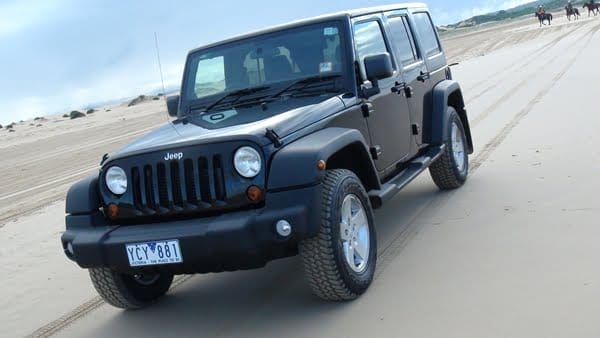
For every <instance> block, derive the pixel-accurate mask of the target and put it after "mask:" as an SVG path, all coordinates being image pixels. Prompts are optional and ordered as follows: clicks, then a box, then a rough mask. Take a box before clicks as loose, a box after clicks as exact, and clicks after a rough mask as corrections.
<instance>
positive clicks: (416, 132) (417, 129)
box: [412, 123, 421, 135]
mask: <svg viewBox="0 0 600 338" xmlns="http://www.w3.org/2000/svg"><path fill="white" fill-rule="evenodd" d="M412 133H413V135H419V134H420V133H421V127H419V125H418V124H416V123H415V124H413V125H412Z"/></svg>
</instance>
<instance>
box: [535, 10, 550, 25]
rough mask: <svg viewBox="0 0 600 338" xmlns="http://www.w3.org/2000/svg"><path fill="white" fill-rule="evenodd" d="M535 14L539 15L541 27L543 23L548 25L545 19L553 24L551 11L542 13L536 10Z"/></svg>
mask: <svg viewBox="0 0 600 338" xmlns="http://www.w3.org/2000/svg"><path fill="white" fill-rule="evenodd" d="M535 16H537V18H538V20H540V27H542V25H544V26H545V25H546V24H545V23H544V21H548V25H552V14H550V13H544V14H541V13H538V12H535Z"/></svg>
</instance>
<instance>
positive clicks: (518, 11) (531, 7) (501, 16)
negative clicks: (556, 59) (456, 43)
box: [440, 0, 583, 31]
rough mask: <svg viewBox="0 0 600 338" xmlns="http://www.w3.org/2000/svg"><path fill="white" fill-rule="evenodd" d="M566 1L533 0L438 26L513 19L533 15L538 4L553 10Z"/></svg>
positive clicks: (565, 3) (468, 25) (580, 2)
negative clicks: (532, 0)
mask: <svg viewBox="0 0 600 338" xmlns="http://www.w3.org/2000/svg"><path fill="white" fill-rule="evenodd" d="M567 2H568V1H567V0H549V1H534V2H530V3H526V4H523V5H520V6H517V7H515V8H511V9H507V10H502V11H498V12H493V13H488V14H483V15H477V16H474V17H472V18H470V19H467V20H463V21H460V22H457V23H455V24H452V25H446V26H442V27H440V28H441V30H442V31H443V30H444V28H463V27H471V26H475V25H480V24H482V23H486V22H494V21H502V20H508V19H515V18H518V17H521V16H524V15H533V13H535V11H536V10H537V7H538V6H539V5H543V6H544V7H545V8H546V9H547V10H555V9H557V8H561V9H562V8H564V7H565V6H566V5H567ZM582 5H583V1H573V6H577V7H581V6H582Z"/></svg>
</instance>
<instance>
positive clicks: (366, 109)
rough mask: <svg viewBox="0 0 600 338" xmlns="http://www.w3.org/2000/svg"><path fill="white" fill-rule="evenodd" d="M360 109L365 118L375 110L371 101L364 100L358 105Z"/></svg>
mask: <svg viewBox="0 0 600 338" xmlns="http://www.w3.org/2000/svg"><path fill="white" fill-rule="evenodd" d="M360 110H362V113H363V116H364V117H365V118H367V117H369V116H371V115H373V113H374V112H375V108H373V104H372V103H371V102H365V103H363V104H362V105H361V106H360Z"/></svg>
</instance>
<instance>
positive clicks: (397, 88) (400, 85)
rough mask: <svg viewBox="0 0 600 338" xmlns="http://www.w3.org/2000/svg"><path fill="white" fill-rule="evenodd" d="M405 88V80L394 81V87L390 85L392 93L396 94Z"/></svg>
mask: <svg viewBox="0 0 600 338" xmlns="http://www.w3.org/2000/svg"><path fill="white" fill-rule="evenodd" d="M405 88H406V83H405V82H398V81H396V83H395V85H394V87H392V93H396V94H398V95H400V94H401V93H402V91H403V90H404V89H405Z"/></svg>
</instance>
